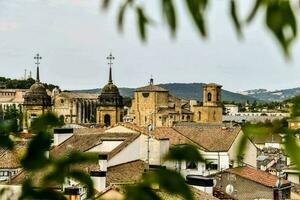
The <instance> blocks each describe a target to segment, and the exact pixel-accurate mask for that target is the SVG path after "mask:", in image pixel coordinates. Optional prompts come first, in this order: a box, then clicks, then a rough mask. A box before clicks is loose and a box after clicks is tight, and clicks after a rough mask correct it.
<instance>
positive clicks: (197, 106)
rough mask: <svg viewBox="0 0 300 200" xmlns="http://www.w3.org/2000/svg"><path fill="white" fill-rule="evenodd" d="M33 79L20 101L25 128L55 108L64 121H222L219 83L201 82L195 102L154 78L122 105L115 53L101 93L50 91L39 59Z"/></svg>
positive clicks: (159, 123) (158, 123)
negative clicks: (126, 105)
mask: <svg viewBox="0 0 300 200" xmlns="http://www.w3.org/2000/svg"><path fill="white" fill-rule="evenodd" d="M35 59H36V60H37V61H36V65H37V77H36V82H35V83H34V84H33V85H32V86H31V87H30V89H29V90H28V91H26V93H25V95H24V101H23V103H22V109H21V110H22V114H23V122H22V125H23V128H24V129H28V128H30V126H31V122H32V121H33V120H34V119H35V118H36V117H38V116H40V115H41V114H43V113H45V112H50V111H51V112H54V113H56V114H57V115H58V117H60V118H62V119H64V122H65V123H66V124H95V125H98V126H106V127H110V126H114V125H115V124H118V123H120V122H123V120H124V119H125V121H127V122H128V121H130V122H131V123H134V124H136V125H138V126H143V127H146V126H149V125H153V126H155V127H172V126H174V125H176V124H177V123H182V122H183V123H192V122H196V123H210V124H220V123H222V106H221V87H222V86H221V85H217V84H214V83H211V84H205V85H204V86H203V102H202V103H197V102H195V101H189V100H185V99H180V98H177V97H175V96H173V95H172V94H170V93H169V91H168V90H166V89H164V88H162V87H160V86H158V85H154V83H153V79H152V78H151V79H150V82H149V84H148V85H147V86H144V87H140V88H137V89H136V90H135V91H134V95H133V98H132V105H131V107H130V108H129V109H128V110H125V109H124V103H123V97H122V96H121V94H120V92H119V89H118V87H117V86H116V85H115V84H114V83H113V80H112V68H111V65H112V64H113V63H112V60H113V59H114V57H113V56H112V55H111V54H110V55H109V57H107V59H108V60H109V63H108V64H109V65H110V66H109V77H108V83H107V84H106V85H105V86H104V87H103V88H102V90H101V92H100V94H99V95H98V96H97V94H89V93H78V92H60V91H59V90H57V89H55V90H54V91H52V94H49V91H47V90H46V88H45V86H44V85H43V84H42V83H41V82H40V76H39V64H40V63H39V59H41V57H40V56H39V55H38V54H37V56H36V57H35Z"/></svg>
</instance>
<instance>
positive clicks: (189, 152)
mask: <svg viewBox="0 0 300 200" xmlns="http://www.w3.org/2000/svg"><path fill="white" fill-rule="evenodd" d="M203 160H204V159H203V158H202V156H201V154H200V152H199V151H198V149H197V148H196V147H195V146H192V145H189V144H180V145H175V146H173V147H171V148H170V150H169V152H168V153H167V154H166V155H165V161H178V162H180V161H193V162H199V161H203ZM157 189H159V190H160V191H164V192H167V193H168V194H171V195H179V196H181V197H182V198H183V199H187V200H192V199H194V196H193V193H192V191H191V189H190V187H189V186H188V185H187V184H186V183H185V179H184V178H183V176H182V175H181V174H180V172H178V171H175V170H172V169H167V168H164V167H161V168H158V169H153V170H150V171H147V172H145V173H144V175H143V176H142V179H141V181H140V182H139V183H137V184H135V185H131V186H127V187H125V194H126V197H125V199H129V200H138V199H140V198H141V196H142V197H143V199H145V200H147V199H149V200H162V198H161V197H160V196H159V195H158V194H157V193H156V190H157Z"/></svg>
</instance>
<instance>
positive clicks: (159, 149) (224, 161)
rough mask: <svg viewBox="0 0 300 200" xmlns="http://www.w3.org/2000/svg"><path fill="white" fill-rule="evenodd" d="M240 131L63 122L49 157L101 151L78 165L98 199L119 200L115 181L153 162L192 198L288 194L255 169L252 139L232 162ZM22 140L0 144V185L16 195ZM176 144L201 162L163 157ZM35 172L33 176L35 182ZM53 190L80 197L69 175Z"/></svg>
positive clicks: (130, 178) (128, 180)
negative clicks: (176, 175) (182, 182)
mask: <svg viewBox="0 0 300 200" xmlns="http://www.w3.org/2000/svg"><path fill="white" fill-rule="evenodd" d="M243 135H244V133H243V132H242V130H241V128H240V127H239V126H232V125H231V126H227V127H226V126H224V125H208V124H202V125H201V124H194V125H193V126H192V125H185V126H184V125H178V126H174V127H156V128H154V129H153V130H149V129H147V128H145V127H141V126H137V125H134V124H132V123H119V124H117V125H115V126H113V127H110V128H83V127H80V128H78V126H77V127H76V128H72V127H70V126H69V127H67V128H61V129H56V130H55V131H54V140H53V141H54V142H53V145H52V148H51V150H50V153H49V156H50V158H58V157H60V156H64V155H67V154H68V152H70V151H72V150H79V151H81V152H95V153H97V154H99V155H101V156H99V161H98V162H97V163H90V164H87V165H82V166H80V168H81V169H82V170H84V171H86V172H88V173H89V174H90V175H91V177H92V180H93V181H94V186H95V189H96V191H97V195H98V196H99V198H100V197H103V196H104V197H106V198H108V199H109V198H110V197H112V196H113V197H116V196H117V197H118V198H119V199H122V197H124V193H122V190H121V189H118V188H119V187H120V186H121V185H124V184H125V185H126V184H134V183H136V182H138V181H139V179H140V178H141V175H142V174H143V173H144V172H145V170H148V169H149V168H150V169H151V168H154V169H155V168H156V167H157V166H163V167H167V168H169V169H174V170H177V171H179V172H180V173H181V174H182V175H183V177H184V178H185V179H186V180H187V183H188V184H190V185H191V187H193V191H194V193H195V195H198V196H197V197H199V198H198V199H216V198H218V197H219V198H221V197H222V195H223V196H224V195H225V196H226V195H228V196H230V198H232V199H254V197H255V196H256V197H260V198H266V199H270V198H271V199H272V198H273V197H274V198H275V197H276V195H277V196H278V195H279V193H278V191H281V192H280V195H285V197H286V198H287V197H290V195H291V183H290V182H289V181H286V180H282V183H283V184H282V185H278V184H277V181H278V180H281V179H279V178H278V177H277V176H275V175H272V174H270V173H268V172H265V171H262V170H258V169H256V166H257V159H256V158H257V147H256V145H255V144H254V143H253V141H252V140H250V139H247V141H246V143H245V145H246V150H245V152H244V158H243V163H242V164H241V163H238V162H237V160H238V158H237V155H238V154H237V149H238V148H239V142H240V141H241V139H242V137H243ZM27 143H28V140H22V141H18V142H17V145H16V148H15V150H14V152H10V151H8V150H4V149H3V150H2V151H1V155H0V156H1V159H0V176H1V180H2V184H3V185H2V186H1V187H2V188H3V187H4V188H5V187H8V188H10V189H11V188H13V191H14V192H15V195H14V197H16V198H17V197H18V194H20V190H21V185H22V182H23V181H24V180H25V179H26V177H27V176H28V175H27V172H26V171H24V170H23V169H22V168H21V165H20V163H19V158H20V156H21V155H22V154H23V153H24V151H25V150H26V144H27ZM177 144H192V145H194V146H196V147H197V148H198V150H199V152H200V153H201V154H202V156H203V158H204V159H205V161H206V162H198V163H190V162H180V163H179V162H170V161H168V162H166V161H164V160H163V157H164V155H165V154H166V153H167V152H168V150H169V148H170V147H172V146H174V145H177ZM103 172H105V173H103ZM41 174H42V172H41ZM41 174H39V173H38V174H37V175H36V176H37V177H34V180H35V184H36V186H37V187H38V185H39V181H40V179H41V177H42V175H41ZM228 177H231V178H228ZM232 177H234V178H232ZM240 183H244V185H241V184H240ZM276 184H277V185H276ZM253 187H255V188H256V190H254V189H253ZM55 189H58V190H61V191H63V192H64V193H65V194H66V195H67V196H68V195H71V194H76V195H77V197H78V199H85V197H86V191H85V188H84V187H83V186H82V185H80V184H79V183H78V182H76V181H74V180H66V183H65V184H64V185H60V186H56V188H55ZM74 191H76V192H75V193H74ZM282 191H283V193H282ZM157 192H161V191H159V190H158V191H157ZM115 195H116V196H115ZM162 195H165V194H162ZM213 195H215V196H213ZM71 196H72V195H71ZM200 197H201V198H200ZM256 197H255V198H256ZM221 199H222V198H221Z"/></svg>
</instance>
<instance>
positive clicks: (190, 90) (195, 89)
mask: <svg viewBox="0 0 300 200" xmlns="http://www.w3.org/2000/svg"><path fill="white" fill-rule="evenodd" d="M159 86H161V87H163V88H165V89H167V90H169V91H170V93H171V94H173V95H174V96H176V97H180V98H184V99H196V100H199V101H202V86H203V83H167V84H159ZM119 90H120V93H121V95H122V96H126V97H132V96H133V92H134V90H135V88H122V87H121V88H119ZM77 91H78V92H89V93H100V89H90V90H77ZM222 100H223V101H235V102H246V101H247V100H248V101H250V102H251V101H255V100H257V99H256V98H254V97H250V96H246V95H242V94H238V93H234V92H230V91H227V90H222Z"/></svg>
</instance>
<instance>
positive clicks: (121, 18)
mask: <svg viewBox="0 0 300 200" xmlns="http://www.w3.org/2000/svg"><path fill="white" fill-rule="evenodd" d="M131 3H132V0H126V1H125V2H124V3H123V4H122V5H121V6H120V9H119V14H118V28H119V31H123V25H124V15H125V11H126V8H127V7H128V5H130V4H131Z"/></svg>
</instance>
